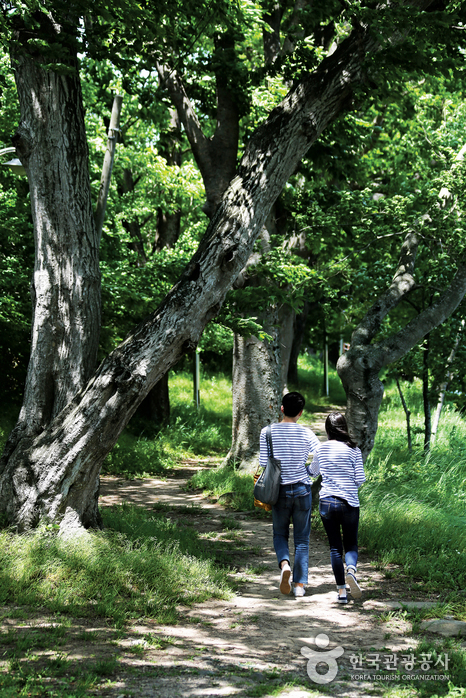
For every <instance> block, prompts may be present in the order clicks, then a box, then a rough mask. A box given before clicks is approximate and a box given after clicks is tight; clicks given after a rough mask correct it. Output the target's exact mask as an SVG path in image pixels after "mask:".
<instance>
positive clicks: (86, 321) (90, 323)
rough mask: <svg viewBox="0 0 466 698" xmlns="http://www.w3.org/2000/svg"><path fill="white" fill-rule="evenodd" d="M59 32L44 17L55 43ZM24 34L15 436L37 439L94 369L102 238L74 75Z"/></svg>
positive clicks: (18, 57) (19, 66)
mask: <svg viewBox="0 0 466 698" xmlns="http://www.w3.org/2000/svg"><path fill="white" fill-rule="evenodd" d="M62 30H63V28H62V27H59V26H57V24H56V23H53V22H52V21H51V20H50V18H46V17H45V16H42V24H41V27H40V31H38V35H39V36H40V37H41V38H43V39H44V38H46V39H47V41H48V42H49V44H54V43H56V42H58V40H59V36H58V35H59V34H60V32H61V31H62ZM30 38H31V35H30V32H29V31H28V30H26V28H25V27H22V28H20V29H19V30H18V33H17V40H18V42H19V43H18V45H17V47H16V50H15V51H14V52H13V54H12V64H13V67H14V71H15V79H16V84H17V90H18V96H19V102H20V107H21V121H20V124H19V127H18V131H17V133H16V135H15V137H14V142H15V145H16V150H17V153H18V155H19V156H20V158H21V162H22V163H23V165H24V167H25V169H26V172H27V176H28V182H29V188H30V196H31V207H32V216H33V222H34V235H35V248H36V256H35V266H34V274H33V278H32V283H31V295H32V302H33V323H32V338H31V355H30V361H29V367H28V373H27V379H26V387H25V394H24V401H23V406H22V409H21V413H20V416H19V422H18V425H17V427H16V432H15V438H18V437H20V436H27V437H33V436H35V435H36V434H38V433H40V432H41V431H42V430H43V429H45V428H46V427H47V426H48V425H49V424H50V421H51V420H52V419H53V418H54V417H55V416H56V415H57V414H58V413H59V412H60V411H61V410H62V409H63V408H64V407H65V406H66V405H67V404H68V402H69V401H70V400H71V398H72V397H74V395H75V394H76V393H77V392H78V391H79V390H80V389H81V388H82V386H83V385H84V384H85V383H86V382H87V380H88V379H89V378H90V376H91V375H92V372H93V371H94V369H95V363H96V358H97V348H98V342H99V332H100V272H99V255H98V248H99V240H98V235H97V233H96V227H95V223H94V213H93V209H92V202H91V190H90V182H89V170H88V149H87V141H86V133H85V127H84V109H83V104H82V95H81V86H80V80H79V75H78V69H77V58H76V55H74V54H73V51H72V49H69V50H68V52H67V58H68V62H69V66H68V67H69V68H71V69H72V72H67V73H66V74H62V73H61V72H55V71H52V70H46V69H45V68H44V67H43V66H42V65H41V62H40V61H41V60H43V59H44V57H43V56H41V55H38V54H34V53H33V49H29V48H28V44H27V43H26V41H27V40H28V39H30Z"/></svg>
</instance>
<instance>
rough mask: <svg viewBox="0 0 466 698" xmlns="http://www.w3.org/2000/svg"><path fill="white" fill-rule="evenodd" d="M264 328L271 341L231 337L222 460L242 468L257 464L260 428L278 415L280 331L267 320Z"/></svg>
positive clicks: (249, 467)
mask: <svg viewBox="0 0 466 698" xmlns="http://www.w3.org/2000/svg"><path fill="white" fill-rule="evenodd" d="M265 331H266V332H267V334H269V335H271V336H272V341H267V340H264V341H260V340H258V339H257V338H256V337H242V336H241V335H238V334H235V340H234V348H233V376H232V385H233V415H232V445H231V449H230V451H229V453H228V455H227V457H226V460H225V462H226V463H234V464H235V465H237V466H239V467H240V468H241V469H242V470H246V471H252V470H253V469H254V468H255V467H257V456H258V450H259V434H260V431H261V429H262V427H264V426H265V425H266V424H271V423H272V422H276V421H277V420H278V417H279V415H280V401H279V398H280V397H281V380H282V371H281V365H282V364H281V352H280V342H279V337H280V334H279V331H278V328H277V327H273V326H272V324H271V323H270V325H266V326H265Z"/></svg>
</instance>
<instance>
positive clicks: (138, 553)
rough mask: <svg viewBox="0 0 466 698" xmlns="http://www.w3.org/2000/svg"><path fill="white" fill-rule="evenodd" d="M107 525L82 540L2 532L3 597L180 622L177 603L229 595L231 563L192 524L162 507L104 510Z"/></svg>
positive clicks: (121, 617) (79, 612) (57, 608)
mask: <svg viewBox="0 0 466 698" xmlns="http://www.w3.org/2000/svg"><path fill="white" fill-rule="evenodd" d="M103 518H104V524H105V526H106V529H105V530H104V531H100V532H91V533H89V534H88V535H87V536H85V537H83V538H79V537H78V539H76V540H74V539H73V540H62V539H60V538H58V537H57V536H56V534H55V532H54V531H53V530H52V531H49V530H43V529H42V530H38V531H34V532H32V533H28V534H25V535H17V534H14V533H12V532H10V531H8V530H4V531H1V532H0V604H6V603H8V604H15V605H18V606H20V605H26V606H30V607H38V606H39V607H43V608H45V609H47V611H48V612H52V613H57V612H59V613H67V614H71V615H75V616H102V617H105V618H110V619H112V622H114V623H115V624H120V625H121V624H122V623H124V622H126V621H127V620H129V619H131V618H140V617H144V616H150V617H151V618H154V619H156V620H158V621H159V622H163V623H169V622H175V621H176V620H177V618H178V614H177V611H176V607H177V605H178V604H179V603H180V602H182V603H183V604H191V603H194V602H197V601H203V600H205V599H207V598H212V597H216V598H227V597H228V595H229V593H231V592H230V586H229V584H228V580H227V570H226V568H224V567H220V566H219V565H218V564H217V563H216V560H215V555H214V554H213V553H212V552H210V551H209V549H208V547H207V546H206V545H205V544H203V542H202V541H201V540H200V539H199V537H198V536H197V535H196V533H195V532H194V531H193V529H192V528H189V527H181V526H179V525H177V523H176V522H174V521H171V520H170V519H167V517H166V515H165V514H164V513H161V512H147V511H145V510H143V509H141V508H137V507H131V506H122V507H121V506H120V507H112V508H108V509H104V510H103Z"/></svg>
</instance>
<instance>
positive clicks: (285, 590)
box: [280, 564, 291, 594]
mask: <svg viewBox="0 0 466 698" xmlns="http://www.w3.org/2000/svg"><path fill="white" fill-rule="evenodd" d="M290 577H291V567H290V566H289V565H288V564H285V565H283V567H282V571H281V574H280V591H281V592H282V594H289V593H290V591H291V584H290Z"/></svg>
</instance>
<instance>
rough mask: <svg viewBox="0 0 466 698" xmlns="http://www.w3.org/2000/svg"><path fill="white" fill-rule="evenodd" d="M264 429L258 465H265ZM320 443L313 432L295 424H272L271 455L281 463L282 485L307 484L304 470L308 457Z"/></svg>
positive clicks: (305, 469) (307, 474) (307, 479)
mask: <svg viewBox="0 0 466 698" xmlns="http://www.w3.org/2000/svg"><path fill="white" fill-rule="evenodd" d="M266 429H267V427H264V429H262V431H261V436H260V454H259V464H260V465H261V466H262V467H263V468H265V466H266V465H267V457H268V455H269V454H268V453H267V442H266V436H265V432H266ZM319 444H320V441H319V439H318V438H317V436H316V435H315V434H314V432H313V431H311V430H310V429H308V428H307V427H303V426H301V425H300V424H296V422H280V423H279V424H272V445H273V455H274V457H275V458H278V460H279V461H280V462H281V478H280V482H281V484H282V485H288V484H290V483H292V482H306V483H309V482H310V480H309V473H308V471H307V468H306V461H307V457H308V455H309V454H310V453H311V452H313V451H315V450H316V448H317V447H318V446H319Z"/></svg>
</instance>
